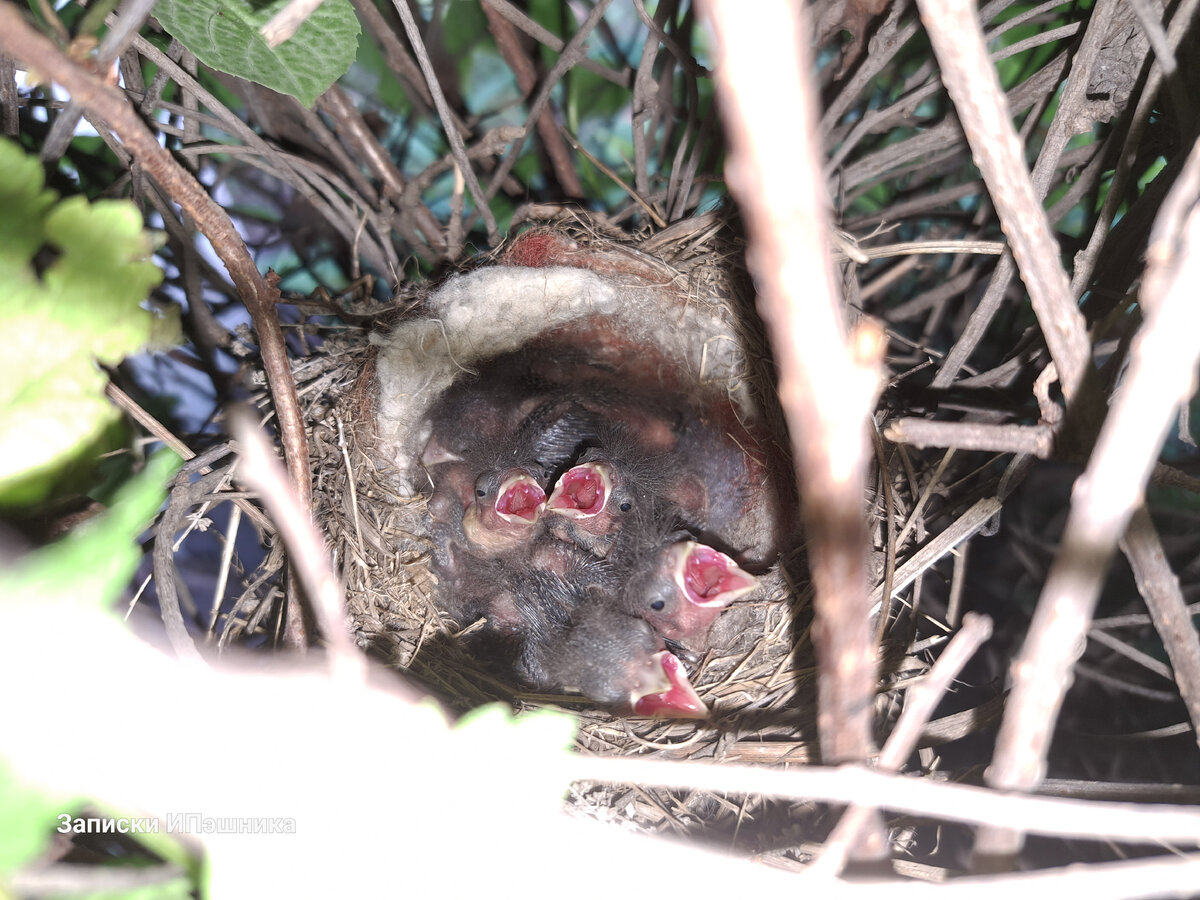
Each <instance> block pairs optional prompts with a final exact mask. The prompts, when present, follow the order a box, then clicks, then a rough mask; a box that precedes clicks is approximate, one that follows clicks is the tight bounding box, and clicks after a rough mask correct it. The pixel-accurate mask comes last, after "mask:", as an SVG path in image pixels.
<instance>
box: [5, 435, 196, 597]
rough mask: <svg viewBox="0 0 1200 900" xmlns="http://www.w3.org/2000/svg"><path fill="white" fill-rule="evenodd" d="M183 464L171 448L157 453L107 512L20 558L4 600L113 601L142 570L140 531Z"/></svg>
mask: <svg viewBox="0 0 1200 900" xmlns="http://www.w3.org/2000/svg"><path fill="white" fill-rule="evenodd" d="M179 463H180V460H179V457H178V456H177V455H176V454H175V453H172V452H171V451H169V450H160V451H159V452H158V453H156V454H155V455H154V456H152V457H151V458H150V460H149V462H148V463H147V464H146V468H145V469H143V470H142V471H141V472H140V473H139V474H138V475H136V476H134V477H133V478H132V479H130V480H129V482H127V483H126V484H125V485H123V486H122V487H121V489H120V490H119V491H117V494H116V496H115V498H114V499H113V503H112V506H110V507H109V509H108V511H107V512H105V513H104V514H103V515H100V516H97V517H96V518H95V519H93V520H92V521H90V522H88V523H86V524H85V525H82V526H80V527H79V528H78V529H76V530H75V531H73V532H71V533H70V534H68V535H67V536H66V537H64V538H61V539H60V540H58V541H57V542H56V543H53V544H50V545H49V546H47V547H43V548H41V549H40V550H35V551H34V552H32V553H29V554H27V555H26V556H23V557H21V558H20V559H19V560H18V561H17V563H16V565H13V566H10V567H9V570H8V571H7V572H5V573H4V574H3V575H0V598H3V599H4V600H5V601H11V602H14V603H19V602H35V601H36V602H38V603H44V604H48V603H53V602H56V601H70V602H76V603H95V604H97V605H101V606H105V605H107V604H109V603H111V602H112V601H113V600H114V599H115V598H116V597H117V596H118V595H119V594H120V592H121V591H122V590H124V589H125V588H126V587H127V586H128V585H129V580H130V579H131V578H132V577H133V573H134V571H135V570H136V569H137V565H138V561H139V560H140V559H141V558H142V554H141V549H140V548H139V547H138V545H137V538H138V535H140V534H141V533H142V532H143V531H145V529H146V526H148V525H149V524H150V520H151V519H152V518H153V517H154V514H155V513H156V512H157V511H158V508H159V506H160V505H161V504H162V501H163V498H164V497H165V496H166V483H167V480H168V479H169V478H170V477H171V476H172V475H173V474H174V472H175V470H176V469H177V468H178V467H179Z"/></svg>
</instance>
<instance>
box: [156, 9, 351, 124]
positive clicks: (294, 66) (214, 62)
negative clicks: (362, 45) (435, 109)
mask: <svg viewBox="0 0 1200 900" xmlns="http://www.w3.org/2000/svg"><path fill="white" fill-rule="evenodd" d="M287 2H288V0H271V2H269V3H261V2H259V3H252V2H250V0H159V2H158V4H157V5H156V6H155V7H154V15H155V17H156V18H157V19H158V20H159V22H161V23H162V26H163V28H165V29H166V30H167V31H168V32H170V34H171V35H172V36H174V37H175V38H176V39H177V40H178V41H179V42H180V43H181V44H183V45H184V46H185V47H187V48H188V50H190V51H192V53H194V54H196V57H197V58H198V59H199V60H200V61H201V62H203V63H204V64H205V65H207V66H211V67H212V68H214V69H217V70H219V71H221V72H228V73H229V74H230V75H237V76H238V77H239V78H246V79H248V80H250V81H256V82H258V83H259V84H263V85H266V86H267V87H269V88H272V89H273V90H276V91H279V92H280V93H283V94H291V95H292V96H293V97H295V98H296V99H298V100H299V101H300V102H301V103H303V104H304V105H305V106H312V105H313V103H315V102H316V99H317V97H319V96H320V95H321V94H323V93H324V92H325V90H326V89H327V88H328V87H329V86H330V85H331V84H333V83H334V82H335V81H336V80H337V79H338V78H339V77H341V76H342V75H344V74H345V73H346V71H347V70H348V69H349V68H350V64H351V63H353V62H354V57H355V55H356V54H357V52H358V34H359V30H360V28H359V24H358V17H357V16H355V15H354V8H353V7H352V6H351V5H350V2H349V0H325V2H324V3H322V4H321V6H320V7H319V8H318V9H317V11H316V12H314V13H313V14H312V15H311V16H309V18H308V19H307V20H306V21H305V22H304V24H303V25H301V26H300V28H299V30H297V32H296V33H295V34H294V35H292V37H291V38H290V39H289V40H287V41H284V42H283V43H282V44H280V45H279V46H278V47H275V48H271V47H268V46H267V42H266V41H265V40H264V39H263V38H262V36H261V35H260V34H259V33H258V29H259V28H261V27H262V26H263V25H265V24H266V23H267V21H268V20H270V18H271V17H272V16H274V15H275V13H277V12H279V10H281V9H283V7H285V6H286V5H287Z"/></svg>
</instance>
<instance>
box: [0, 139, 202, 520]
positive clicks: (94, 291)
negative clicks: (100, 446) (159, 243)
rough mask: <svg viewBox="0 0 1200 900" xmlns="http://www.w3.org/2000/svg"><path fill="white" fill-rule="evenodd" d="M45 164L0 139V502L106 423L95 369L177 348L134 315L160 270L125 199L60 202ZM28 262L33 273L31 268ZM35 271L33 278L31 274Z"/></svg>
mask: <svg viewBox="0 0 1200 900" xmlns="http://www.w3.org/2000/svg"><path fill="white" fill-rule="evenodd" d="M43 184H44V182H43V173H42V167H41V163H39V162H38V160H37V159H36V158H33V157H28V156H26V155H25V154H24V153H23V152H22V151H21V150H20V148H18V147H17V146H16V145H15V144H12V143H10V142H8V141H0V284H3V285H4V286H5V290H4V293H3V295H0V315H2V316H3V318H4V321H5V322H6V324H7V325H8V327H9V328H10V329H11V335H12V339H11V340H10V341H9V345H8V348H7V352H6V353H5V355H4V361H3V363H0V373H2V375H3V377H0V505H8V506H12V505H18V504H29V503H33V502H36V501H39V500H41V499H44V498H45V496H46V495H47V494H48V493H49V491H50V489H51V487H52V485H53V483H54V479H55V476H56V473H59V472H61V471H62V470H63V469H64V468H66V467H67V466H69V465H70V464H71V463H72V462H73V461H74V460H76V459H78V458H79V456H80V455H81V454H82V453H83V452H85V451H86V450H87V448H88V447H89V446H90V445H91V444H93V443H94V442H95V441H96V440H97V439H98V438H99V437H100V436H101V435H102V434H103V432H104V431H105V429H106V428H108V427H109V426H110V425H111V424H112V423H113V422H115V421H117V419H118V413H117V410H116V409H115V408H114V407H113V406H112V405H111V404H110V403H109V402H108V401H107V399H105V396H104V385H105V382H106V380H107V379H106V376H105V375H104V373H103V372H102V371H101V370H100V369H99V368H98V367H97V365H96V363H97V361H98V362H101V363H104V364H107V365H116V364H117V363H119V362H121V360H122V359H124V358H125V357H126V356H128V355H129V354H131V353H134V352H137V351H138V350H141V349H143V348H144V347H146V346H148V345H160V344H168V343H172V342H175V341H177V340H178V331H179V326H178V321H177V320H176V319H174V318H161V317H159V316H156V315H155V314H153V313H151V312H149V311H147V310H145V309H142V308H141V307H140V304H141V303H142V301H143V300H145V299H146V296H147V295H148V294H149V292H150V289H151V288H153V287H154V286H155V285H157V284H158V283H159V282H160V281H161V280H162V272H161V271H160V270H159V268H158V267H157V266H156V265H155V264H154V263H153V262H150V261H149V260H148V259H147V257H148V256H149V254H150V252H151V244H150V241H149V240H148V239H147V235H146V233H145V232H144V231H143V230H142V219H141V215H140V214H139V213H138V211H137V208H136V207H135V206H134V205H133V204H132V203H129V202H128V201H124V200H106V201H101V202H98V203H94V204H89V203H88V202H87V200H86V199H85V198H84V197H71V198H69V199H67V200H64V201H62V202H58V203H56V199H57V196H56V194H55V193H54V192H53V191H50V190H46V189H45V188H44V186H43ZM35 261H36V263H37V264H36V265H35ZM39 270H40V272H39Z"/></svg>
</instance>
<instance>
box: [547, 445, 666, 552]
mask: <svg viewBox="0 0 1200 900" xmlns="http://www.w3.org/2000/svg"><path fill="white" fill-rule="evenodd" d="M598 441H599V445H598V446H596V447H593V448H591V449H589V450H587V451H585V452H584V454H583V455H582V456H581V457H580V458H579V461H578V462H577V463H576V464H575V465H574V466H572V467H571V468H570V469H568V470H567V471H566V472H564V473H563V474H562V475H561V476H559V479H558V481H557V482H556V483H555V485H554V490H553V491H552V492H551V494H550V497H549V498H548V499H547V501H546V512H547V514H548V515H547V520H546V522H547V526H548V527H549V529H550V530H551V531H552V532H553V533H554V534H555V535H556V536H557V537H558V538H560V539H561V540H564V541H569V542H571V543H573V544H575V545H576V546H579V547H582V548H583V549H585V550H589V551H591V552H592V553H594V554H595V555H596V556H601V557H603V556H607V555H608V553H609V551H610V550H611V549H612V547H613V544H614V543H616V540H617V536H618V533H619V531H620V529H621V528H622V527H623V525H624V524H625V522H626V521H628V520H629V519H630V518H631V517H635V516H642V517H645V516H649V515H652V514H653V510H654V508H655V507H656V506H661V505H662V501H661V499H660V496H659V495H660V494H661V492H662V489H663V486H664V485H665V484H666V482H667V472H668V466H669V462H670V460H669V458H668V457H667V456H666V455H665V454H662V453H656V452H653V451H652V450H649V449H647V448H646V447H643V446H641V445H640V444H638V443H637V442H636V441H635V440H634V439H633V438H632V437H631V436H630V435H629V434H628V432H627V431H626V430H625V429H624V428H621V427H618V426H609V427H607V428H604V429H601V433H600V435H599V438H598Z"/></svg>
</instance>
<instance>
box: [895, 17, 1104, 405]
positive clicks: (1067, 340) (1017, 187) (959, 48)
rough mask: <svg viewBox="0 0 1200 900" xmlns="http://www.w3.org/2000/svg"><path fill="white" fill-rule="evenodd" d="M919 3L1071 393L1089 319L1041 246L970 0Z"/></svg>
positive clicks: (1041, 231) (1025, 177) (1037, 210)
mask: <svg viewBox="0 0 1200 900" xmlns="http://www.w3.org/2000/svg"><path fill="white" fill-rule="evenodd" d="M1110 2H1111V0H1110ZM917 8H918V9H919V10H920V13H921V21H922V22H923V23H924V25H925V30H926V31H927V32H928V34H929V39H930V42H931V43H932V44H933V51H934V54H935V55H936V56H937V59H938V64H939V66H940V67H941V70H942V81H943V82H944V83H945V85H946V90H947V92H948V93H949V94H950V99H951V100H952V101H954V106H955V109H956V110H957V112H958V116H959V119H960V120H961V122H962V126H963V129H964V130H965V131H966V134H967V140H968V141H969V142H970V144H971V149H972V151H973V153H974V156H975V160H976V162H977V163H978V165H979V170H980V172H981V174H982V175H983V180H984V183H985V184H987V186H988V192H989V195H990V197H991V200H992V203H993V204H995V207H996V212H997V213H998V214H999V216H1000V222H1001V226H1002V227H1003V229H1004V232H1005V235H1006V236H1007V237H1008V239H1009V242H1010V244H1011V246H1012V253H1013V257H1014V259H1015V260H1016V263H1017V266H1018V267H1019V268H1020V270H1021V277H1022V279H1023V280H1024V282H1025V285H1026V287H1027V288H1028V289H1029V297H1030V301H1031V302H1032V304H1033V311H1034V314H1035V315H1036V316H1037V319H1038V324H1039V325H1041V328H1042V333H1043V334H1044V335H1045V337H1046V344H1047V346H1048V347H1049V349H1050V355H1051V357H1052V358H1053V359H1054V361H1055V363H1057V364H1058V371H1059V373H1060V375H1061V378H1062V385H1063V393H1064V394H1065V395H1066V397H1067V398H1068V400H1069V399H1070V398H1072V397H1073V396H1074V395H1075V393H1076V392H1077V391H1078V389H1079V387H1080V385H1081V384H1082V382H1083V378H1084V375H1085V374H1086V371H1087V368H1088V365H1089V359H1090V352H1089V347H1088V341H1087V326H1086V324H1085V323H1084V320H1083V314H1082V313H1081V312H1080V311H1079V308H1078V306H1077V305H1076V304H1075V300H1074V298H1073V297H1072V295H1071V290H1070V284H1069V282H1068V281H1067V274H1066V272H1064V271H1063V268H1062V265H1061V264H1060V263H1059V261H1058V256H1057V254H1055V253H1048V252H1046V251H1047V248H1050V247H1054V246H1056V244H1055V240H1054V234H1053V232H1052V231H1051V230H1050V223H1049V222H1048V221H1047V220H1046V213H1045V211H1044V210H1043V208H1042V205H1041V203H1040V202H1039V200H1038V194H1037V191H1036V190H1035V189H1034V187H1033V183H1032V181H1031V179H1030V176H1029V172H1028V170H1027V169H1026V168H1025V163H1024V155H1023V153H1022V150H1021V145H1020V142H1019V141H1018V139H1017V135H1016V133H1015V132H1014V131H1013V127H1012V117H1011V114H1010V113H1009V109H1008V103H1007V102H1006V101H1005V97H1004V92H1003V90H1002V89H1001V87H1000V80H999V78H998V76H997V75H996V69H995V66H994V65H993V64H992V62H991V60H990V59H989V58H988V53H987V48H986V47H985V46H984V43H983V36H982V34H981V33H980V27H979V22H978V19H977V18H976V15H975V4H974V3H971V2H969V0H917Z"/></svg>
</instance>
